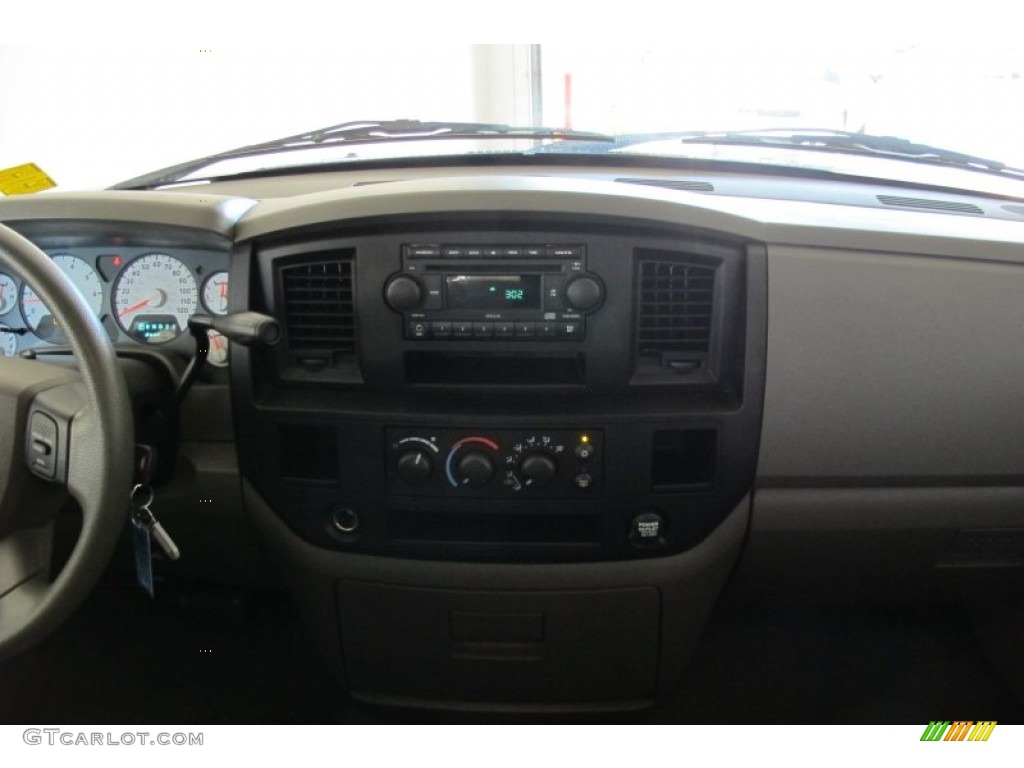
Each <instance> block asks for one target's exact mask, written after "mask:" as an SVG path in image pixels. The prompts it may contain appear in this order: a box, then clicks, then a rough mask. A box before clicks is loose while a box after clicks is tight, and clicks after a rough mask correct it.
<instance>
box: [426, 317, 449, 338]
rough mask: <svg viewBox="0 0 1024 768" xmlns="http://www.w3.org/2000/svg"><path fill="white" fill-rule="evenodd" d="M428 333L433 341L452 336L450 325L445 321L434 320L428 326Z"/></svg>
mask: <svg viewBox="0 0 1024 768" xmlns="http://www.w3.org/2000/svg"><path fill="white" fill-rule="evenodd" d="M430 333H431V335H433V337H434V338H435V339H447V338H448V337H450V336H451V335H452V324H451V323H450V322H448V321H447V320H435V321H434V322H432V323H431V324H430Z"/></svg>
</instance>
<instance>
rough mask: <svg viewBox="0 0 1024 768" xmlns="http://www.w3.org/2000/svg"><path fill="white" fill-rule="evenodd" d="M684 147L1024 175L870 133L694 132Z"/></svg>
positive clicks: (683, 137) (990, 162)
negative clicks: (839, 156)
mask: <svg viewBox="0 0 1024 768" xmlns="http://www.w3.org/2000/svg"><path fill="white" fill-rule="evenodd" d="M678 138H679V140H680V141H681V142H682V143H684V144H727V145H733V146H745V147H776V148H781V149H798V150H809V151H817V152H840V153H846V154H855V155H868V156H875V157H888V158H893V159H897V160H911V161H916V162H922V163H937V164H942V165H951V166H955V167H958V168H966V169H970V170H982V171H989V172H992V173H1009V174H1013V175H1024V170H1022V169H1019V168H1011V167H1009V166H1008V165H1006V163H1001V162H999V161H998V160H989V159H987V158H983V157H976V156H974V155H969V154H965V153H963V152H955V151H953V150H949V149H943V148H941V147H933V146H931V145H929V144H919V143H917V142H914V141H910V140H909V139H902V138H899V137H898V136H875V135H872V134H869V133H855V132H852V131H838V130H832V129H817V128H798V129H785V128H779V129H772V130H752V131H718V132H716V131H693V132H691V133H684V134H678Z"/></svg>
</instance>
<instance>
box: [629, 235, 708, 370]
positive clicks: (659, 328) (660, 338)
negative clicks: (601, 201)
mask: <svg viewBox="0 0 1024 768" xmlns="http://www.w3.org/2000/svg"><path fill="white" fill-rule="evenodd" d="M638 256H639V258H638V261H637V264H638V267H637V270H638V273H637V297H636V301H637V303H636V307H637V314H636V345H637V347H636V348H637V355H638V364H639V365H641V366H642V365H652V364H653V365H657V366H662V367H664V368H668V369H669V370H673V371H675V372H677V373H689V372H691V371H694V370H697V369H698V368H700V367H701V366H702V365H703V364H704V362H705V361H706V359H707V356H708V354H709V352H710V351H711V334H712V327H713V322H712V321H713V316H714V315H713V310H714V296H715V276H716V273H717V266H716V265H715V264H714V263H706V262H705V261H703V260H700V259H699V257H689V256H688V255H686V254H678V255H675V254H667V253H663V252H660V251H658V252H640V253H639V254H638Z"/></svg>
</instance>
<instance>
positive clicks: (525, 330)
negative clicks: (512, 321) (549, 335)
mask: <svg viewBox="0 0 1024 768" xmlns="http://www.w3.org/2000/svg"><path fill="white" fill-rule="evenodd" d="M536 333H537V324H536V323H516V336H519V337H524V338H525V337H530V338H532V337H533V336H534V335H536Z"/></svg>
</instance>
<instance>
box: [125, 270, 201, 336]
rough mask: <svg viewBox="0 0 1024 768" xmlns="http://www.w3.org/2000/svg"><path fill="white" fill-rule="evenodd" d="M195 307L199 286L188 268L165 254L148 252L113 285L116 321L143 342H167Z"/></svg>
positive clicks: (185, 322)
mask: <svg viewBox="0 0 1024 768" xmlns="http://www.w3.org/2000/svg"><path fill="white" fill-rule="evenodd" d="M198 306H199V289H198V288H197V287H196V280H195V278H194V277H193V276H192V273H191V272H190V271H189V269H188V267H187V266H185V264H184V263H182V262H181V261H180V260H179V259H176V258H174V257H173V256H169V255H167V254H166V253H149V254H146V255H145V256H140V257H139V258H137V259H135V261H133V262H132V263H131V264H129V265H128V266H126V267H125V268H124V270H123V271H122V272H121V275H120V276H119V277H118V278H117V283H116V284H115V285H114V311H115V312H116V313H117V322H118V324H119V325H120V326H121V328H122V329H123V330H124V332H125V333H127V334H128V335H129V336H130V337H131V338H133V339H135V340H136V341H141V342H142V343H143V344H162V343H164V342H166V341H171V340H173V339H175V338H177V337H178V335H179V334H180V333H181V332H182V331H183V330H185V327H186V325H187V323H188V318H189V316H190V315H193V314H195V311H196V308H197V307H198Z"/></svg>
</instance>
